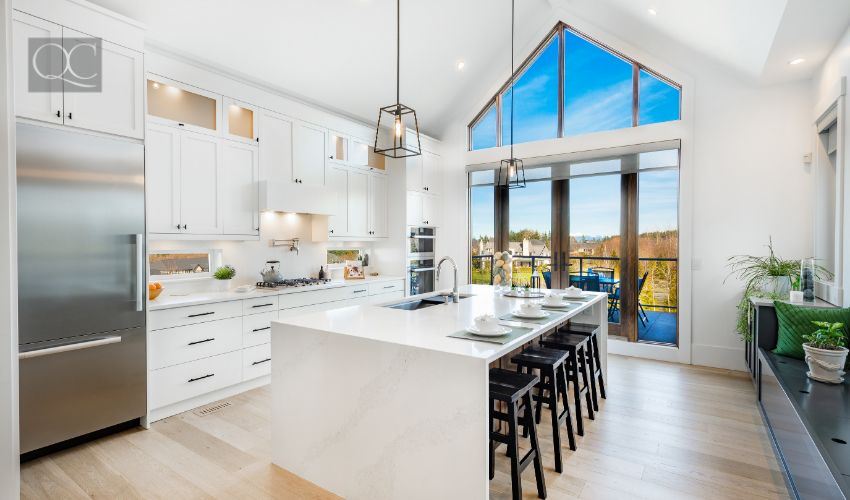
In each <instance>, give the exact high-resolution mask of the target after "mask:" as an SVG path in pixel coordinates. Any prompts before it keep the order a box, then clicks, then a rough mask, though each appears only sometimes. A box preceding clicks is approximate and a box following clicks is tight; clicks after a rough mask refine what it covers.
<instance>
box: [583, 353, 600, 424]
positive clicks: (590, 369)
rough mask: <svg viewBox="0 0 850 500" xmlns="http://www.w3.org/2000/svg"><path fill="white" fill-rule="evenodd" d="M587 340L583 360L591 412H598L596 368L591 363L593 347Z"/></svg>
mask: <svg viewBox="0 0 850 500" xmlns="http://www.w3.org/2000/svg"><path fill="white" fill-rule="evenodd" d="M587 340H588V342H587V347H585V353H584V354H585V356H584V359H586V360H587V373H588V374H589V375H590V399H591V401H593V411H599V398H598V396H597V394H596V367H595V366H594V363H593V346H592V345H591V343H590V339H587Z"/></svg>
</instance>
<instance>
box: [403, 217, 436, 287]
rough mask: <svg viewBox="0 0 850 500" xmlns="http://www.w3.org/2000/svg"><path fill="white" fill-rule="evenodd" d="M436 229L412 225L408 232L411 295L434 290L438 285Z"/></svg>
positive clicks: (408, 266) (408, 265) (408, 267)
mask: <svg viewBox="0 0 850 500" xmlns="http://www.w3.org/2000/svg"><path fill="white" fill-rule="evenodd" d="M435 238H436V229H434V228H433V227H411V228H410V231H409V233H408V239H407V241H408V250H407V269H408V286H409V292H410V295H417V294H420V293H428V292H433V291H434V289H435V287H436V279H435V273H436V268H435V267H434V266H435V264H436V263H435V262H434V244H435Z"/></svg>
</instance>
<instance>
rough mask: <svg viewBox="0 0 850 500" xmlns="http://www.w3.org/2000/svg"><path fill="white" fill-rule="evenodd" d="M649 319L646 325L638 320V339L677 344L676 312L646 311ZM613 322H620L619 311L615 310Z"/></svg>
mask: <svg viewBox="0 0 850 500" xmlns="http://www.w3.org/2000/svg"><path fill="white" fill-rule="evenodd" d="M646 316H647V318H648V319H649V321H648V322H647V324H646V325H644V324H643V323H642V322H640V321H638V340H639V341H644V342H657V343H662V344H674V345H675V344H676V313H672V312H659V311H646ZM611 321H612V322H615V323H616V322H619V321H620V318H619V312H615V313H614V316H613V318H611Z"/></svg>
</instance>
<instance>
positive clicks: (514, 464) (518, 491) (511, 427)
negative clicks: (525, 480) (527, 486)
mask: <svg viewBox="0 0 850 500" xmlns="http://www.w3.org/2000/svg"><path fill="white" fill-rule="evenodd" d="M535 433H536V430H535ZM508 451H509V452H510V454H511V455H510V456H511V492H512V493H513V498H514V500H520V499H521V498H522V478H520V475H519V436H518V435H517V405H516V404H515V403H510V404H508Z"/></svg>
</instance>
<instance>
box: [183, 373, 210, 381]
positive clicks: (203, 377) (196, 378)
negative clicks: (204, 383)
mask: <svg viewBox="0 0 850 500" xmlns="http://www.w3.org/2000/svg"><path fill="white" fill-rule="evenodd" d="M214 376H215V373H208V374H206V375H202V376H200V377H195V378H190V379H189V382H197V381H198V380H203V379H205V378H210V377H214Z"/></svg>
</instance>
